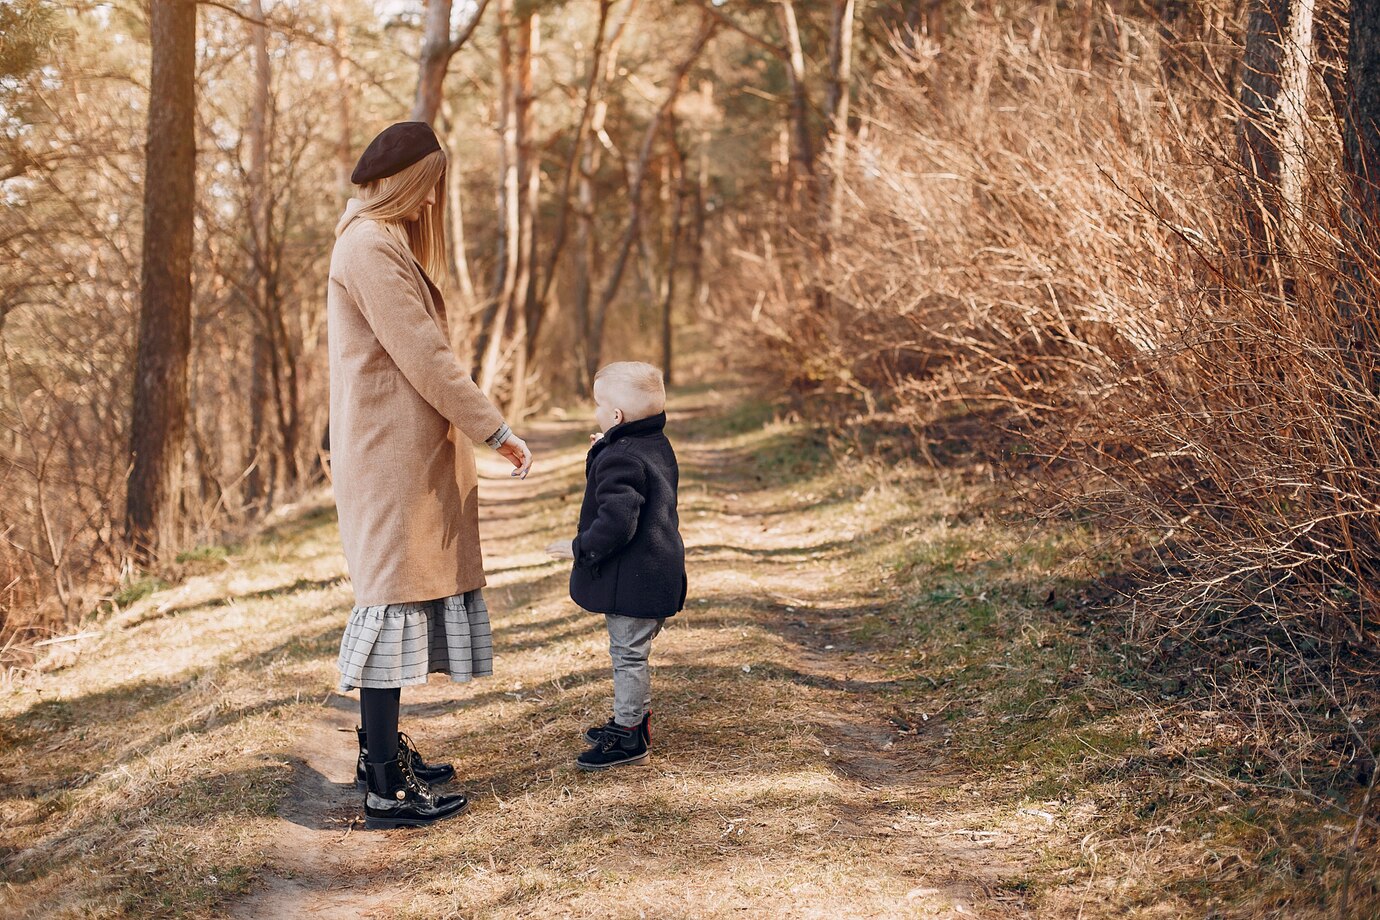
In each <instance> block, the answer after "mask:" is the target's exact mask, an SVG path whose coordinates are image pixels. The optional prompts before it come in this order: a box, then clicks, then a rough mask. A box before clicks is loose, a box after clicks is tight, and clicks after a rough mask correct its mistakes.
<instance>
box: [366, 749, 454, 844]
mask: <svg viewBox="0 0 1380 920" xmlns="http://www.w3.org/2000/svg"><path fill="white" fill-rule="evenodd" d="M469 804H470V803H469V800H468V799H467V798H465V796H463V795H460V794H459V793H454V794H445V793H438V792H433V791H432V789H431V787H430V786H428V785H427V784H426V783H424V782H422V781H421V780H420V779H418V778H417V775H416V774H415V773H413V772H412V767H411V765H410V764H409V763H408V756H407V753H406V752H405V751H403V750H402V749H401V748H400V749H399V750H398V759H397V760H390V761H388V762H387V763H373V762H372V761H371V762H370V764H369V781H368V791H367V792H365V794H364V826H365V827H366V828H369V829H370V830H377V829H382V828H390V827H425V826H427V825H428V824H435V823H436V822H437V821H440V820H442V819H443V818H449V817H452V816H454V815H458V814H460V812H462V811H464V810H465V809H466V808H468V807H469Z"/></svg>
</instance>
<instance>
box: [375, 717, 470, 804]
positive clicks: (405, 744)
mask: <svg viewBox="0 0 1380 920" xmlns="http://www.w3.org/2000/svg"><path fill="white" fill-rule="evenodd" d="M355 734H356V735H358V736H359V760H357V761H355V786H356V787H358V788H360V789H367V788H368V787H369V744H368V740H367V739H366V738H365V736H364V729H362V728H356V729H355ZM398 750H399V751H403V750H406V751H408V752H409V754H410V756H411V758H412V772H413V773H415V774H417V778H418V779H419V780H421V781H422V782H424V783H426V784H427V785H429V786H439V785H441V784H442V783H448V782H450V781H451V780H453V779H455V768H454V767H452V766H451V765H450V764H448V763H427V762H426V761H425V760H422V755H421V754H418V753H417V749H416V748H415V747H414V746H413V745H412V739H411V738H409V737H408V736H407V735H405V734H403V733H402V732H398Z"/></svg>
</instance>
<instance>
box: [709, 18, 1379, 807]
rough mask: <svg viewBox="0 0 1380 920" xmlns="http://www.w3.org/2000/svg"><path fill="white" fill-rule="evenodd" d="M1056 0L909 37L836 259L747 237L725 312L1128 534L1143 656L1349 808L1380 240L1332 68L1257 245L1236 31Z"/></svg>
mask: <svg viewBox="0 0 1380 920" xmlns="http://www.w3.org/2000/svg"><path fill="white" fill-rule="evenodd" d="M1199 12H1201V11H1200V10H1198V8H1196V7H1195V8H1194V9H1193V10H1190V11H1189V14H1191V15H1192V16H1197V15H1198V13H1199ZM1055 15H1056V14H1055V12H1054V10H1053V8H1050V7H1045V6H1040V7H1036V6H1028V7H1020V6H1018V7H1016V8H1014V9H1012V10H1008V11H1006V12H1005V13H1004V14H1002V15H1001V16H998V17H996V18H993V17H989V16H987V15H985V14H979V13H973V14H972V15H970V16H967V17H965V19H964V20H963V22H962V24H961V25H959V26H957V27H955V30H954V34H952V35H946V36H945V40H944V43H943V45H942V46H940V45H938V44H934V43H930V42H928V41H926V40H924V39H923V38H921V39H918V40H916V41H915V42H913V43H912V44H911V45H909V46H901V47H898V49H897V52H896V55H895V58H894V60H893V61H892V62H891V65H890V66H889V67H887V68H883V70H882V73H881V75H880V76H879V78H878V79H877V80H876V81H875V83H874V86H873V89H872V95H871V98H870V99H868V100H867V105H866V116H865V119H864V122H865V128H864V130H863V131H862V132H860V134H859V138H858V141H857V143H856V145H855V146H854V147H853V149H852V150H850V151H849V161H848V171H847V178H846V184H847V188H846V194H847V196H848V198H849V206H848V207H847V208H846V210H845V217H844V220H843V223H842V225H841V227H840V228H839V229H838V230H837V231H836V232H835V233H833V234H832V236H831V239H830V245H829V247H828V250H827V252H824V253H822V254H821V253H818V252H816V251H814V250H809V249H804V250H802V248H801V247H800V246H788V247H784V248H783V249H782V250H780V251H772V250H771V249H770V247H762V246H759V245H757V244H756V243H755V242H747V243H745V244H744V251H743V252H742V253H740V257H741V258H740V260H739V264H737V265H736V266H730V268H732V269H734V270H735V271H736V272H737V274H738V277H740V278H741V279H742V282H741V284H736V285H735V284H732V283H729V282H728V280H727V278H728V277H732V275H731V273H730V274H729V275H727V276H726V277H725V279H724V280H725V283H723V284H721V285H720V287H719V288H718V297H719V299H720V306H721V312H722V313H723V316H724V319H725V322H727V323H730V324H732V323H734V322H735V317H737V316H739V315H740V314H741V313H742V310H741V306H740V305H741V303H742V302H744V301H747V302H755V303H757V304H758V309H757V310H756V311H755V312H754V314H753V315H752V319H753V322H752V323H748V322H743V321H738V322H737V325H736V327H735V328H736V329H737V330H738V331H739V332H740V333H741V338H740V341H742V342H743V343H746V348H745V350H744V353H745V354H747V353H748V352H749V351H750V355H751V358H752V359H753V360H754V361H756V362H757V363H758V364H759V365H763V366H765V368H766V370H767V371H768V372H769V373H770V374H771V375H772V376H773V377H776V378H778V379H784V380H786V381H788V382H789V383H790V384H791V385H792V386H793V388H794V389H795V390H796V391H797V392H798V393H803V394H806V395H805V397H804V398H803V399H802V400H801V404H802V405H803V406H804V407H806V410H805V411H806V414H807V415H808V416H810V417H816V418H823V417H829V418H839V417H843V418H844V420H845V422H846V423H847V424H848V425H849V426H850V427H851V428H853V429H854V430H858V431H860V432H868V431H869V429H873V430H875V429H876V428H878V427H883V428H884V427H887V426H891V427H901V426H905V427H909V428H910V429H911V431H912V434H913V436H912V439H911V443H912V444H913V445H914V448H913V449H914V450H917V451H919V452H921V453H923V454H924V455H926V457H927V458H928V459H931V460H932V461H934V462H937V463H944V462H947V458H946V457H945V456H944V455H943V454H944V451H943V450H940V449H937V448H943V447H944V446H945V444H946V442H952V441H953V440H954V438H955V434H956V433H957V438H958V440H959V441H960V442H962V443H961V444H960V447H961V449H963V450H971V449H973V447H974V446H978V447H981V448H983V449H985V450H986V451H987V456H988V457H990V458H991V459H994V460H997V461H998V462H999V463H1000V464H1001V465H1002V466H1003V467H1004V468H1005V469H1007V470H1008V471H1011V472H1013V473H1014V474H1015V476H1014V478H1013V481H1012V485H1013V486H1014V491H1016V492H1018V493H1021V494H1023V495H1024V496H1026V497H1029V498H1032V499H1034V501H1035V505H1036V507H1038V508H1040V509H1042V510H1043V511H1044V512H1046V513H1047V514H1048V515H1049V521H1050V526H1055V527H1062V526H1066V524H1065V523H1058V522H1060V521H1062V522H1067V521H1069V520H1076V521H1095V522H1096V523H1097V527H1098V531H1099V532H1100V533H1101V534H1103V536H1102V537H1100V539H1105V538H1108V537H1106V536H1105V535H1107V534H1115V535H1116V536H1115V537H1114V538H1112V539H1115V540H1116V542H1118V543H1119V544H1122V546H1121V555H1120V557H1118V558H1117V560H1116V562H1115V569H1116V571H1115V573H1114V574H1115V576H1116V577H1114V578H1112V579H1109V580H1108V581H1107V583H1106V584H1107V585H1108V586H1110V587H1112V588H1115V589H1117V590H1114V591H1104V592H1101V595H1102V597H1103V599H1104V600H1105V599H1107V598H1108V597H1109V596H1110V595H1116V594H1119V595H1120V599H1121V600H1123V601H1125V606H1124V607H1123V608H1121V610H1120V611H1119V613H1118V615H1119V616H1122V617H1124V618H1125V626H1126V632H1125V634H1124V635H1125V637H1126V638H1127V639H1129V640H1130V641H1132V642H1135V643H1138V644H1140V645H1142V646H1147V647H1150V648H1152V649H1155V650H1156V653H1155V654H1154V655H1151V656H1148V657H1146V658H1145V659H1144V661H1143V662H1142V664H1143V666H1144V668H1146V669H1147V672H1148V674H1149V675H1154V674H1157V673H1158V672H1160V671H1162V670H1164V669H1168V670H1175V669H1183V670H1187V671H1189V672H1190V673H1197V674H1199V675H1200V676H1199V677H1197V678H1193V679H1190V680H1189V681H1188V682H1187V683H1188V684H1189V685H1190V686H1191V687H1192V688H1193V690H1194V692H1195V693H1198V694H1199V695H1201V696H1203V697H1204V698H1210V699H1211V700H1212V702H1211V704H1210V705H1211V706H1213V707H1215V708H1217V709H1220V710H1222V711H1223V713H1224V714H1223V715H1222V717H1221V718H1222V720H1223V721H1224V722H1227V723H1229V724H1230V726H1231V728H1230V730H1228V731H1226V732H1225V734H1224V735H1223V736H1222V737H1219V738H1218V739H1217V740H1216V741H1214V742H1212V743H1213V744H1215V745H1222V746H1226V747H1228V748H1229V749H1230V750H1233V751H1238V752H1241V753H1242V758H1243V760H1244V761H1247V762H1249V768H1248V769H1246V773H1248V774H1249V776H1250V778H1251V779H1252V780H1253V781H1255V782H1256V783H1258V784H1263V785H1266V786H1283V787H1289V788H1293V789H1296V790H1297V794H1298V795H1299V796H1300V797H1301V800H1302V801H1305V802H1321V803H1322V805H1323V807H1324V809H1325V813H1326V814H1327V815H1328V818H1327V820H1329V821H1332V822H1335V823H1340V824H1343V825H1346V826H1349V827H1356V828H1360V827H1361V826H1363V823H1364V822H1362V821H1361V819H1360V816H1359V813H1360V812H1363V811H1365V810H1366V808H1367V807H1368V805H1369V804H1370V803H1371V801H1372V800H1371V798H1370V796H1369V794H1368V793H1367V789H1368V788H1370V787H1372V785H1373V784H1372V780H1373V778H1374V777H1375V775H1376V774H1377V770H1376V763H1377V761H1376V752H1377V750H1380V736H1378V735H1377V734H1376V731H1377V725H1380V722H1377V720H1376V718H1375V714H1376V713H1377V712H1380V696H1377V695H1376V689H1375V688H1376V681H1375V678H1376V676H1377V661H1380V644H1378V643H1377V639H1376V636H1377V633H1376V618H1375V610H1376V598H1375V590H1376V589H1375V585H1376V584H1377V583H1380V581H1378V580H1377V579H1378V578H1380V572H1377V570H1376V564H1375V560H1376V559H1377V558H1380V506H1377V505H1376V503H1375V500H1374V496H1375V494H1376V491H1377V487H1380V446H1377V445H1380V427H1377V419H1380V396H1377V392H1380V391H1377V389H1376V386H1375V367H1376V365H1375V360H1374V356H1375V354H1376V353H1377V345H1376V343H1377V342H1380V316H1378V315H1377V313H1376V308H1375V307H1376V304H1377V303H1380V278H1377V276H1376V274H1375V266H1376V265H1377V264H1380V251H1377V248H1376V246H1375V233H1374V228H1367V227H1364V226H1360V227H1359V228H1358V224H1357V221H1356V219H1355V218H1354V216H1352V215H1349V214H1348V211H1347V206H1348V197H1347V192H1346V189H1347V182H1346V177H1345V176H1344V175H1343V174H1342V172H1341V168H1340V149H1341V139H1340V135H1339V126H1340V119H1339V118H1337V117H1336V115H1335V113H1334V112H1333V110H1332V107H1331V100H1330V98H1329V96H1328V92H1327V84H1326V79H1327V78H1328V76H1329V74H1328V73H1327V71H1326V70H1325V67H1319V68H1318V72H1317V73H1315V74H1314V80H1313V89H1312V91H1311V95H1310V97H1309V99H1308V101H1307V104H1308V112H1309V116H1310V117H1309V120H1308V125H1307V132H1306V134H1307V136H1306V138H1305V143H1304V149H1303V161H1304V162H1303V166H1304V169H1305V172H1306V175H1305V177H1304V178H1305V181H1304V185H1303V197H1302V201H1301V207H1300V209H1299V211H1298V212H1297V213H1293V212H1291V211H1290V210H1289V209H1288V208H1282V209H1278V210H1279V213H1280V219H1279V221H1278V222H1277V223H1275V224H1272V225H1271V226H1270V228H1269V229H1270V234H1269V235H1268V237H1266V238H1262V239H1255V240H1253V239H1252V238H1251V237H1250V236H1249V234H1248V233H1247V229H1246V222H1245V217H1244V216H1243V207H1242V204H1243V197H1242V194H1241V189H1242V182H1241V180H1242V175H1241V172H1242V170H1241V167H1240V165H1239V159H1238V154H1237V151H1236V150H1235V146H1234V143H1235V141H1234V134H1233V130H1234V126H1235V124H1236V119H1237V118H1238V116H1239V112H1238V111H1237V107H1236V103H1235V101H1234V99H1233V98H1232V96H1231V92H1230V89H1229V87H1230V81H1229V80H1225V79H1223V77H1222V74H1226V73H1228V72H1229V71H1230V70H1231V67H1230V66H1228V65H1229V64H1230V62H1233V61H1236V60H1239V58H1240V54H1239V51H1240V49H1239V48H1238V47H1235V46H1233V45H1232V44H1231V39H1230V38H1229V35H1230V34H1233V33H1232V28H1231V26H1230V24H1228V27H1227V33H1228V34H1217V35H1216V37H1215V38H1213V39H1212V40H1211V41H1209V42H1208V43H1206V44H1204V45H1202V46H1198V45H1194V44H1192V43H1191V42H1190V41H1188V39H1185V40H1184V41H1183V42H1182V43H1180V44H1175V42H1174V40H1173V39H1172V38H1169V37H1167V36H1168V35H1169V34H1170V32H1169V31H1167V30H1169V29H1170V27H1169V26H1166V25H1164V24H1160V23H1155V22H1149V21H1146V20H1145V19H1144V18H1143V16H1142V15H1141V14H1139V13H1136V12H1134V11H1129V12H1126V13H1124V14H1114V13H1112V12H1111V11H1108V12H1107V14H1106V18H1105V20H1104V21H1103V22H1102V23H1101V24H1100V25H1099V26H1098V31H1097V33H1096V36H1095V37H1096V41H1095V47H1094V54H1093V56H1092V66H1091V67H1085V66H1083V65H1082V64H1081V63H1080V61H1079V59H1078V56H1077V49H1072V48H1070V47H1068V46H1067V40H1068V31H1067V30H1066V29H1061V28H1060V27H1059V25H1060V23H1059V21H1058V20H1057V19H1053V18H1051V17H1053V16H1055ZM1339 15H1340V11H1339V10H1338V9H1337V8H1336V7H1335V6H1334V5H1330V4H1329V5H1325V6H1324V7H1323V8H1321V11H1320V17H1321V18H1320V28H1321V29H1334V30H1335V28H1336V27H1337V25H1338V23H1339V22H1340V20H1338V19H1337V17H1338V16H1339ZM1173 28H1180V29H1188V28H1189V25H1188V24H1187V23H1179V24H1178V25H1177V26H1174V27H1173ZM956 62H962V66H955V63H956ZM1328 66H1330V65H1328ZM1258 198H1259V200H1257V201H1255V202H1253V204H1254V205H1259V206H1263V207H1265V209H1266V210H1269V208H1270V206H1271V204H1272V203H1277V201H1278V199H1279V192H1278V190H1277V189H1271V188H1265V189H1263V190H1260V192H1259V194H1258ZM778 245H779V242H778ZM821 289H822V290H823V291H825V292H826V293H827V297H824V298H820V297H818V296H816V291H817V290H821ZM831 396H832V397H834V398H833V399H830V398H829V397H831ZM840 407H841V408H842V411H839V409H840ZM872 437H874V436H873V435H867V436H866V437H862V438H860V440H861V441H866V440H869V439H871V438H872ZM891 450H892V452H894V451H895V449H894V448H891ZM1195 668H1196V669H1200V670H1198V671H1197V672H1194V671H1193V669H1195ZM1214 776H1215V778H1216V780H1218V781H1222V782H1228V783H1230V782H1234V781H1235V778H1234V776H1233V775H1232V774H1231V773H1230V772H1228V773H1227V774H1223V775H1217V774H1214ZM1333 806H1336V807H1333Z"/></svg>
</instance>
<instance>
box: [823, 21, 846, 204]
mask: <svg viewBox="0 0 1380 920" xmlns="http://www.w3.org/2000/svg"><path fill="white" fill-rule="evenodd" d="M833 3H834V6H833V22H832V26H831V28H830V30H829V95H828V99H827V103H828V104H827V106H826V109H827V111H828V113H829V168H828V169H827V170H825V171H824V172H823V173H822V174H821V175H822V176H823V186H824V187H823V189H822V192H823V194H821V196H820V200H821V201H823V202H824V203H825V215H824V217H825V226H826V227H828V228H829V229H830V230H832V229H834V228H835V227H836V226H837V225H838V221H839V207H840V204H841V202H842V200H843V186H842V184H841V183H840V182H839V177H841V176H842V175H843V170H844V160H845V158H846V157H847V155H848V106H849V101H850V97H851V95H852V93H851V92H850V86H851V84H852V80H853V3H854V0H833Z"/></svg>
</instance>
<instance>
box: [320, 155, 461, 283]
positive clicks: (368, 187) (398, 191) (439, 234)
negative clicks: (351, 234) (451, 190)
mask: <svg viewBox="0 0 1380 920" xmlns="http://www.w3.org/2000/svg"><path fill="white" fill-rule="evenodd" d="M433 188H434V189H435V190H436V203H435V204H433V205H430V206H427V205H422V212H421V216H420V217H419V218H418V219H417V220H407V219H406V218H407V216H408V215H409V214H411V213H412V212H413V211H415V210H416V209H417V206H418V205H419V204H421V203H422V202H423V201H425V200H426V193H427V192H428V191H430V190H431V189H433ZM358 197H359V199H360V200H361V201H363V202H364V207H362V208H360V209H359V210H358V211H356V212H355V213H354V214H353V215H352V216H351V217H350V219H349V220H346V221H341V223H340V226H338V227H337V228H336V231H335V235H336V236H340V234H341V233H342V232H344V230H345V228H346V227H348V226H349V225H350V224H351V223H352V222H353V221H356V220H359V219H360V218H363V217H368V218H371V219H372V220H374V221H377V222H378V224H379V226H381V227H383V228H384V229H385V230H387V231H388V232H389V233H391V234H392V235H393V238H394V239H396V240H397V241H398V242H399V243H402V244H403V245H404V246H406V247H407V248H408V250H410V251H411V253H412V255H413V256H415V257H416V259H417V261H418V262H420V263H421V266H422V270H423V271H425V272H426V273H427V275H428V276H429V277H430V278H431V280H432V281H434V282H436V283H437V284H440V283H442V281H443V279H446V278H447V277H448V276H449V274H450V260H449V258H448V255H447V253H446V154H445V151H442V150H437V151H435V152H434V153H429V154H427V155H426V156H424V157H422V158H421V159H420V160H418V161H417V162H415V163H413V164H412V165H411V166H407V167H404V168H403V169H401V170H399V171H398V172H396V173H394V174H393V175H391V176H384V177H383V178H382V179H375V180H374V181H373V182H366V183H364V184H363V185H361V186H360V187H359V193H358Z"/></svg>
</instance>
